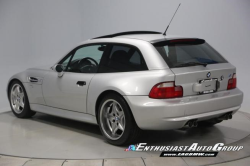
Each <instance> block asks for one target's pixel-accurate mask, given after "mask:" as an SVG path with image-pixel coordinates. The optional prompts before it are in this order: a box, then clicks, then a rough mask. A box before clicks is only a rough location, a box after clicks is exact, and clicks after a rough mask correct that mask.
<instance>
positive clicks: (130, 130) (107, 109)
mask: <svg viewBox="0 0 250 166" xmlns="http://www.w3.org/2000/svg"><path fill="white" fill-rule="evenodd" d="M98 123H99V126H100V129H101V132H102V134H103V135H104V137H105V138H106V140H107V141H108V142H109V143H111V144H113V145H124V144H129V143H132V142H133V141H135V139H136V138H137V137H138V135H139V133H140V129H139V128H138V126H137V125H136V123H135V120H134V117H133V115H132V113H131V111H130V108H129V107H128V105H127V103H126V101H125V100H124V99H123V98H122V97H121V96H120V95H117V94H109V95H107V96H105V97H104V98H103V99H102V101H101V103H100V106H99V111H98Z"/></svg>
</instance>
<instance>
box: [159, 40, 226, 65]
mask: <svg viewBox="0 0 250 166" xmlns="http://www.w3.org/2000/svg"><path fill="white" fill-rule="evenodd" d="M154 46H155V48H156V49H157V51H158V52H159V53H160V54H161V56H162V58H163V59H164V60H165V61H166V63H167V64H168V66H169V67H171V68H173V67H179V66H182V67H183V66H185V65H183V64H189V66H190V64H193V65H197V63H206V64H215V63H226V62H227V61H226V60H225V59H224V58H223V57H222V56H221V55H220V54H219V53H218V52H217V51H216V50H215V49H213V48H212V47H211V46H210V45H209V44H207V43H206V42H205V40H202V39H177V40H170V41H164V42H159V43H155V44H154Z"/></svg>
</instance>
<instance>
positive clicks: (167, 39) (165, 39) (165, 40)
mask: <svg viewBox="0 0 250 166" xmlns="http://www.w3.org/2000/svg"><path fill="white" fill-rule="evenodd" d="M181 39H195V40H204V39H201V38H195V37H182V38H180V37H176V38H162V39H157V40H152V41H150V43H151V44H153V45H154V44H156V43H161V42H167V41H171V40H181ZM204 41H205V40H204Z"/></svg>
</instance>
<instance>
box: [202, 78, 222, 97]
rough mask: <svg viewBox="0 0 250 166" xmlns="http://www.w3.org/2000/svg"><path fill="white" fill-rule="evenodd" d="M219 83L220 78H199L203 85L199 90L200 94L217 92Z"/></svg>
mask: <svg viewBox="0 0 250 166" xmlns="http://www.w3.org/2000/svg"><path fill="white" fill-rule="evenodd" d="M218 83H219V82H218V79H216V78H212V79H204V80H199V84H200V85H201V87H200V88H201V91H199V94H207V93H214V92H216V91H217V89H218Z"/></svg>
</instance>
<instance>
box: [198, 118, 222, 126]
mask: <svg viewBox="0 0 250 166" xmlns="http://www.w3.org/2000/svg"><path fill="white" fill-rule="evenodd" d="M221 122H222V120H218V119H210V120H207V121H200V122H199V123H198V127H212V126H214V125H216V124H218V123H221Z"/></svg>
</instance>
